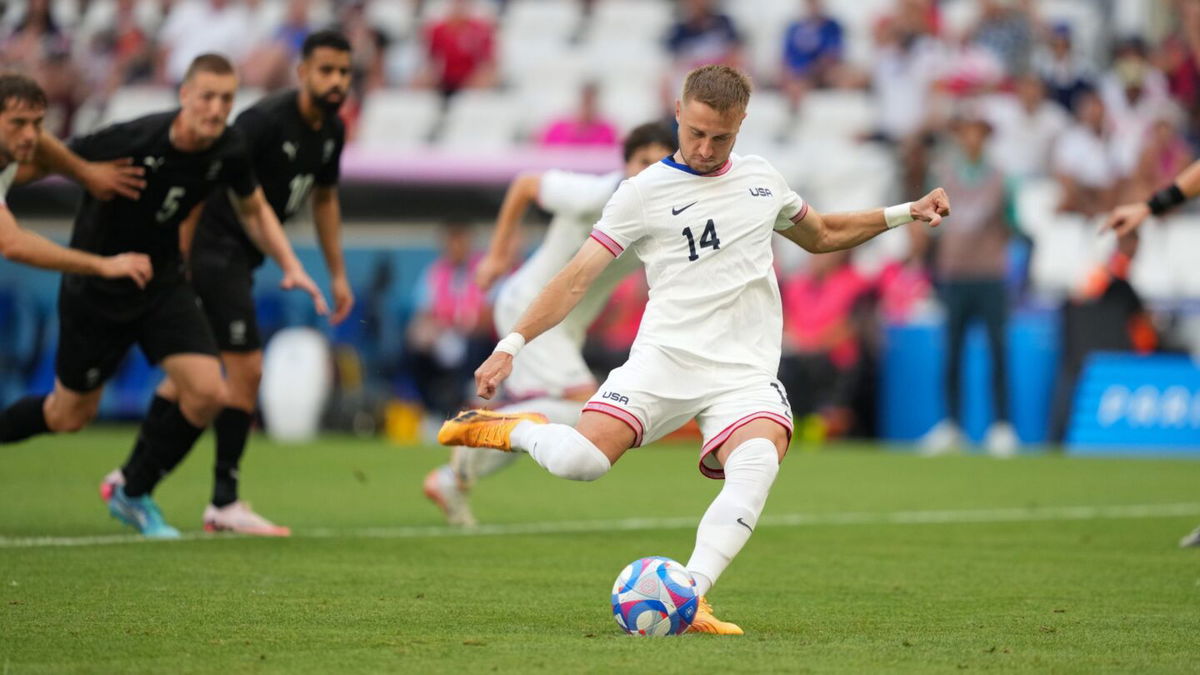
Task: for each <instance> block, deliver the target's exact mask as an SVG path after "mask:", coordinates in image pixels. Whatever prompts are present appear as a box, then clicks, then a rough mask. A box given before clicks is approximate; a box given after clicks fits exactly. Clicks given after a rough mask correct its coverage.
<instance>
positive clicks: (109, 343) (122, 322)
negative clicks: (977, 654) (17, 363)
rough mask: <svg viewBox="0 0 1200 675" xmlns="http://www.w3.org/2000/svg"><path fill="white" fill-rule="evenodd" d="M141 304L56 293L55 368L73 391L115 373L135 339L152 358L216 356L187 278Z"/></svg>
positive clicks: (94, 385) (92, 386)
mask: <svg viewBox="0 0 1200 675" xmlns="http://www.w3.org/2000/svg"><path fill="white" fill-rule="evenodd" d="M155 296H156V297H154V298H153V299H152V300H150V301H149V302H147V303H146V305H145V307H144V308H142V309H140V310H136V311H130V307H129V306H128V305H126V306H123V307H121V308H119V309H117V308H114V311H105V309H106V308H105V305H106V303H104V302H98V301H97V300H96V299H95V298H94V297H90V296H88V295H87V294H82V293H70V292H66V291H64V292H61V293H59V296H58V356H57V359H56V362H55V373H56V374H57V375H58V379H60V380H62V383H63V384H64V385H66V386H67V388H68V389H71V390H73V391H81V392H83V391H92V390H93V389H96V388H97V387H99V386H101V385H103V384H104V383H105V382H106V381H107V380H108V379H109V378H110V377H112V376H113V374H115V373H116V372H117V368H118V367H120V365H121V361H123V360H124V358H125V355H126V354H127V353H128V352H129V348H130V347H132V346H133V345H134V344H135V343H136V344H137V345H138V347H140V348H141V350H142V353H143V354H145V355H146V359H147V360H149V361H150V363H153V364H157V363H159V362H161V361H162V360H163V359H165V358H166V357H168V356H172V355H174V354H207V355H210V356H218V352H217V343H216V340H214V339H213V335H212V330H210V329H209V327H208V321H206V320H205V319H204V314H203V313H202V312H201V311H200V303H199V300H198V299H197V298H196V294H195V293H194V292H192V289H191V287H190V286H188V285H187V283H186V282H183V281H179V282H178V283H173V284H171V286H170V287H169V288H164V289H160V290H158V291H157V292H155Z"/></svg>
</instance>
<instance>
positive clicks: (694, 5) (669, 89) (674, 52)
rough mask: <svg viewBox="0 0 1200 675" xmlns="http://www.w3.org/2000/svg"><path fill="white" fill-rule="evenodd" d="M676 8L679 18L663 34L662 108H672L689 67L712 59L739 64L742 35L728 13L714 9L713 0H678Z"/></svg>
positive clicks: (723, 62) (702, 64)
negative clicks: (667, 65)
mask: <svg viewBox="0 0 1200 675" xmlns="http://www.w3.org/2000/svg"><path fill="white" fill-rule="evenodd" d="M679 11H680V17H679V20H678V21H676V22H675V23H674V24H672V25H671V27H670V29H669V30H668V31H667V36H666V47H667V50H668V51H669V52H670V53H671V60H672V63H671V69H670V73H669V74H668V75H667V76H666V78H665V79H664V80H663V91H662V100H663V105H664V108H663V109H664V110H673V109H674V108H673V106H674V103H675V97H676V96H677V95H678V93H679V87H680V86H682V84H683V78H684V76H685V75H687V73H688V71H690V70H692V69H693V68H698V67H700V66H705V65H709V64H713V63H719V64H723V65H727V66H733V67H735V68H740V67H741V66H742V58H743V57H742V35H741V33H740V32H739V31H738V29H737V26H736V25H735V24H734V22H733V19H731V18H730V17H729V15H727V14H722V13H720V12H718V11H717V9H716V7H715V3H714V2H713V0H680V3H679Z"/></svg>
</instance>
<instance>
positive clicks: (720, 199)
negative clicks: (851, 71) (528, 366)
mask: <svg viewBox="0 0 1200 675" xmlns="http://www.w3.org/2000/svg"><path fill="white" fill-rule="evenodd" d="M807 211H808V206H807V204H806V203H805V202H804V200H803V199H801V198H800V196H799V195H798V194H796V193H795V192H794V191H793V190H792V189H791V188H789V187H788V185H787V183H786V181H784V179H783V176H781V175H780V174H779V172H778V171H776V170H775V168H774V167H772V166H771V165H770V164H769V163H767V161H766V160H764V159H763V158H761V157H757V156H754V155H749V156H746V157H741V156H738V155H733V156H731V157H730V160H729V162H728V163H726V165H725V166H724V167H722V169H721V170H720V171H717V172H714V173H712V174H707V175H700V174H697V173H696V172H694V171H693V170H692V169H691V168H690V167H688V166H686V165H684V164H678V163H676V162H674V161H672V160H671V159H669V158H668V159H664V160H662V161H661V162H659V163H658V164H655V165H653V166H651V167H649V168H647V169H646V170H645V171H643V172H642V173H640V174H638V175H637V176H635V177H633V178H630V179H629V180H626V181H625V182H623V183H621V186H620V187H619V188H618V189H617V192H616V193H615V194H614V195H613V197H612V199H611V200H609V202H608V205H607V206H606V207H605V209H604V214H603V216H602V217H601V219H600V222H598V223H597V224H596V227H595V229H594V230H593V232H592V237H593V238H594V239H596V240H597V241H598V242H600V243H601V244H603V245H604V246H605V247H607V248H608V249H609V251H611V252H612V253H613V255H616V256H620V257H625V256H622V255H621V254H622V252H624V251H626V250H629V251H631V252H632V253H634V254H635V255H636V256H637V257H638V258H639V259H641V261H642V263H643V264H644V265H645V267H646V279H647V281H648V282H649V285H650V302H649V304H647V305H646V313H645V315H644V316H643V317H642V325H641V329H640V330H639V331H638V335H637V339H636V340H635V341H634V346H633V349H634V350H635V351H636V350H638V349H639V347H643V346H648V347H656V348H658V349H660V350H665V351H667V352H674V353H679V354H681V355H685V356H693V357H696V358H698V359H700V360H702V361H703V362H706V363H713V364H728V365H737V366H749V367H751V368H755V369H759V370H763V371H766V372H767V373H769V374H770V375H771V376H774V374H775V371H776V370H777V369H778V367H779V354H780V342H781V340H782V337H783V310H782V307H781V304H780V298H779V285H778V284H777V283H776V280H775V270H774V268H773V263H774V258H773V254H772V251H771V235H772V234H773V233H774V232H775V231H776V230H784V229H787V228H789V227H791V226H792V225H793V224H794V222H795V221H799V220H800V219H801V218H803V217H804V214H805V213H807Z"/></svg>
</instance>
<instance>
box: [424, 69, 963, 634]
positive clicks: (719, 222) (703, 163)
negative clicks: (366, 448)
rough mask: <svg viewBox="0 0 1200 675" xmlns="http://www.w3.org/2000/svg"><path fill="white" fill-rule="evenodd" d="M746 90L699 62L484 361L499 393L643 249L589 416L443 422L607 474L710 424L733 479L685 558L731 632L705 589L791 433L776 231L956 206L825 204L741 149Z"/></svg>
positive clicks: (929, 199) (839, 235)
mask: <svg viewBox="0 0 1200 675" xmlns="http://www.w3.org/2000/svg"><path fill="white" fill-rule="evenodd" d="M749 99H750V82H749V79H748V78H747V77H746V76H745V75H744V74H742V73H741V72H740V71H738V70H735V69H733V68H729V67H727V66H704V67H701V68H698V69H696V70H694V71H692V72H691V73H689V74H688V76H687V78H686V79H685V81H684V85H683V92H682V96H681V98H680V100H679V101H677V102H676V119H677V120H678V121H679V151H678V152H677V153H676V154H675V155H674V156H673V157H672V158H667V159H664V160H663V161H662V162H660V163H658V164H656V165H654V166H652V167H650V168H648V169H646V170H645V171H643V172H641V173H640V174H638V175H637V176H635V177H633V178H631V179H629V180H626V181H625V182H624V183H622V184H621V186H620V187H619V188H618V189H617V192H616V193H615V194H614V195H613V197H612V199H611V200H610V201H609V203H608V205H607V206H605V209H604V214H603V216H602V217H601V218H600V221H599V222H598V223H597V224H596V226H595V229H594V230H593V232H592V235H591V238H590V239H588V241H586V242H584V244H583V246H582V247H581V248H580V250H579V252H578V253H577V254H576V256H575V257H574V258H573V259H572V260H571V262H570V263H568V265H567V266H566V267H565V268H563V270H562V271H561V272H559V274H558V275H557V276H555V277H554V279H553V280H551V281H550V283H549V284H547V285H546V288H545V289H544V290H543V291H542V292H541V293H540V294H539V295H538V297H537V299H535V300H534V301H533V303H532V304H531V305H530V307H529V309H528V310H526V312H525V314H524V315H523V316H522V317H521V319H520V320H519V321H518V322H517V324H516V327H515V328H514V330H513V332H512V333H511V334H509V335H508V336H506V337H505V338H504V339H502V340H501V341H500V343H499V344H498V345H497V346H496V351H494V352H493V353H492V355H491V356H490V357H488V359H487V361H485V362H484V363H483V365H481V366H480V367H479V369H478V370H477V371H476V372H475V380H476V384H477V387H478V391H479V394H480V396H482V397H484V398H489V397H491V396H492V395H493V394H495V392H496V387H497V386H498V385H499V384H500V383H501V382H502V381H503V380H504V379H505V378H506V377H507V376H508V374H509V372H510V371H511V369H512V363H513V356H514V355H515V354H517V353H518V352H520V350H521V348H522V347H523V346H524V344H525V342H526V341H528V340H533V339H535V338H537V337H538V336H539V335H541V334H542V333H543V332H545V331H547V330H549V329H550V328H551V327H553V326H554V325H556V324H557V323H558V322H559V321H561V320H562V319H563V317H565V316H566V315H567V313H568V312H569V311H570V310H571V308H572V307H573V306H574V305H575V304H576V303H577V302H579V300H580V298H581V297H583V296H584V294H585V293H586V291H587V289H588V287H589V286H590V285H591V284H592V282H593V281H594V280H595V279H596V278H597V277H598V276H599V275H600V273H601V272H603V271H604V269H605V268H606V267H608V265H609V263H611V262H612V261H613V260H614V259H615V258H620V257H623V256H624V255H628V253H633V254H634V255H636V256H637V257H638V258H639V259H640V260H641V261H642V263H643V264H644V265H645V267H646V276H647V280H648V281H649V285H650V301H649V303H648V304H647V306H646V313H645V315H644V316H643V318H642V324H641V328H640V330H639V331H638V335H637V339H636V340H635V341H634V345H633V350H632V352H631V354H630V357H629V361H628V362H627V363H626V364H625V365H623V366H621V367H620V368H618V369H616V370H614V371H613V372H612V373H611V374H610V375H609V378H608V380H607V381H605V383H604V384H603V385H601V387H600V391H599V392H598V393H597V395H596V396H594V397H593V398H592V400H591V401H589V402H588V404H587V405H586V406H585V407H584V412H583V414H582V415H580V418H579V421H578V423H577V424H576V425H575V426H574V427H571V426H567V425H565V424H550V423H547V420H546V418H545V417H544V416H542V415H539V414H536V413H517V414H512V413H509V414H505V413H494V412H488V411H479V410H472V411H467V412H464V413H460V414H459V415H458V416H457V417H455V418H454V419H453V420H449V421H447V422H446V423H445V424H444V425H443V426H442V430H441V432H440V433H439V435H438V440H439V441H440V442H442V443H444V444H451V445H469V446H473V447H490V448H497V449H501V450H514V449H517V450H524V451H525V452H527V453H529V455H530V456H531V457H533V459H534V461H536V462H537V463H538V464H540V465H541V466H543V467H544V468H546V469H547V470H548V471H550V473H552V474H554V475H556V476H560V477H562V478H568V479H571V480H595V479H597V478H599V477H600V476H602V475H604V474H605V473H607V472H608V470H609V468H611V466H612V464H613V463H614V462H615V461H616V460H617V459H619V458H620V457H621V455H623V454H624V453H625V451H626V450H628V449H629V448H631V447H637V446H640V445H643V444H646V443H651V442H653V441H655V440H657V439H659V438H661V437H663V436H664V435H666V434H667V433H669V432H671V431H673V430H674V429H676V428H678V427H679V426H681V425H682V424H684V423H685V422H687V421H688V420H690V419H692V418H695V419H696V420H697V422H699V424H700V430H701V432H702V433H703V435H704V442H703V446H702V448H701V451H700V471H701V472H702V473H703V474H704V475H706V476H709V477H711V478H724V479H725V484H724V486H723V487H722V489H721V492H720V493H719V494H718V495H717V497H716V499H715V500H713V502H712V505H711V506H709V508H708V510H707V511H706V512H705V514H704V516H703V517H702V518H701V520H700V525H699V527H698V529H697V533H696V547H695V549H694V551H693V552H692V557H691V559H690V560H689V561H688V563H687V569H688V571H689V572H690V573H691V574H692V577H693V578H694V579H695V582H696V591H697V594H698V595H700V596H701V602H700V607H699V609H698V611H697V612H696V618H695V620H694V621H693V623H692V627H691V630H693V631H696V632H704V633H715V634H723V635H740V634H742V630H741V628H739V627H738V626H737V625H735V624H732V623H729V622H726V621H721V620H720V619H717V618H716V617H715V616H714V615H713V612H712V608H711V606H709V604H708V602H707V600H706V599H705V598H704V596H705V595H706V594H707V593H708V591H709V589H710V588H712V585H713V583H714V582H716V580H717V579H718V577H719V576H720V575H721V573H722V572H723V571H724V570H725V568H726V567H727V566H728V565H729V563H730V561H731V560H732V559H733V557H734V556H735V555H737V553H738V551H740V550H741V548H742V546H743V545H744V544H745V543H746V541H747V540H748V539H749V538H750V534H751V532H753V531H754V526H755V525H756V523H757V522H758V517H759V514H760V513H761V512H762V508H763V505H764V504H765V502H766V499H767V493H768V491H769V490H770V487H771V484H772V483H773V482H774V480H775V476H776V473H777V472H778V470H779V463H780V460H782V458H783V455H784V453H785V452H786V451H787V446H788V441H789V439H790V435H791V426H792V422H791V412H790V410H789V406H788V402H787V394H786V392H785V391H784V389H783V385H782V384H780V383H779V381H778V380H777V379H776V377H775V373H776V370H777V369H778V367H779V355H780V343H781V340H782V331H783V311H782V308H781V304H780V298H779V287H778V284H777V283H776V280H775V271H774V268H773V256H772V250H771V235H772V233H773V232H779V233H780V234H782V235H783V236H784V237H787V238H788V239H790V240H791V241H793V242H795V243H796V244H798V245H800V246H801V247H803V248H804V249H806V250H808V251H811V252H813V253H822V252H827V251H835V250H841V249H846V248H850V247H853V246H856V245H858V244H861V243H863V242H865V241H867V240H868V239H870V238H872V237H874V236H875V235H877V234H880V233H882V232H884V231H885V230H887V229H889V228H890V227H895V226H898V225H900V224H903V223H908V222H912V221H913V220H922V221H926V222H928V223H930V225H935V226H936V225H937V224H939V223H940V222H941V219H942V218H943V217H944V216H947V215H949V213H950V204H949V199H948V198H947V196H946V193H945V191H943V190H942V189H940V188H938V189H935V190H934V191H932V192H930V193H929V194H927V195H925V196H924V197H922V198H921V199H920V200H919V201H916V202H909V203H906V204H898V205H895V206H891V207H888V208H886V209H875V210H872V211H863V212H856V213H843V214H831V215H821V214H819V213H817V211H816V210H815V209H812V208H810V207H809V205H808V204H807V203H805V202H804V200H803V199H801V198H800V196H799V195H797V194H796V193H795V192H793V191H792V190H791V189H790V188H789V187H788V186H787V184H786V182H785V181H784V179H783V177H782V176H780V174H779V172H777V171H776V170H775V169H774V168H773V167H772V166H771V165H770V164H768V163H767V162H766V160H764V159H762V158H761V157H755V156H746V157H741V156H738V155H734V154H732V150H733V146H734V142H735V141H736V140H737V134H738V131H739V129H740V127H741V124H742V120H743V119H744V118H745V116H746V112H745V111H746V105H747V103H748V102H749ZM627 249H629V251H627Z"/></svg>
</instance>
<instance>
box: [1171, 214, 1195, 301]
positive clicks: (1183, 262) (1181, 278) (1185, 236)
mask: <svg viewBox="0 0 1200 675" xmlns="http://www.w3.org/2000/svg"><path fill="white" fill-rule="evenodd" d="M1165 229H1166V239H1167V244H1166V247H1165V248H1166V258H1167V266H1168V267H1169V268H1170V269H1171V275H1172V279H1173V280H1174V283H1175V288H1176V294H1177V295H1179V296H1180V297H1183V298H1191V299H1196V298H1200V265H1197V264H1196V252H1197V251H1200V217H1197V216H1196V215H1194V214H1189V215H1186V216H1176V217H1174V218H1171V219H1170V220H1168V221H1167V227H1166V228H1165Z"/></svg>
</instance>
